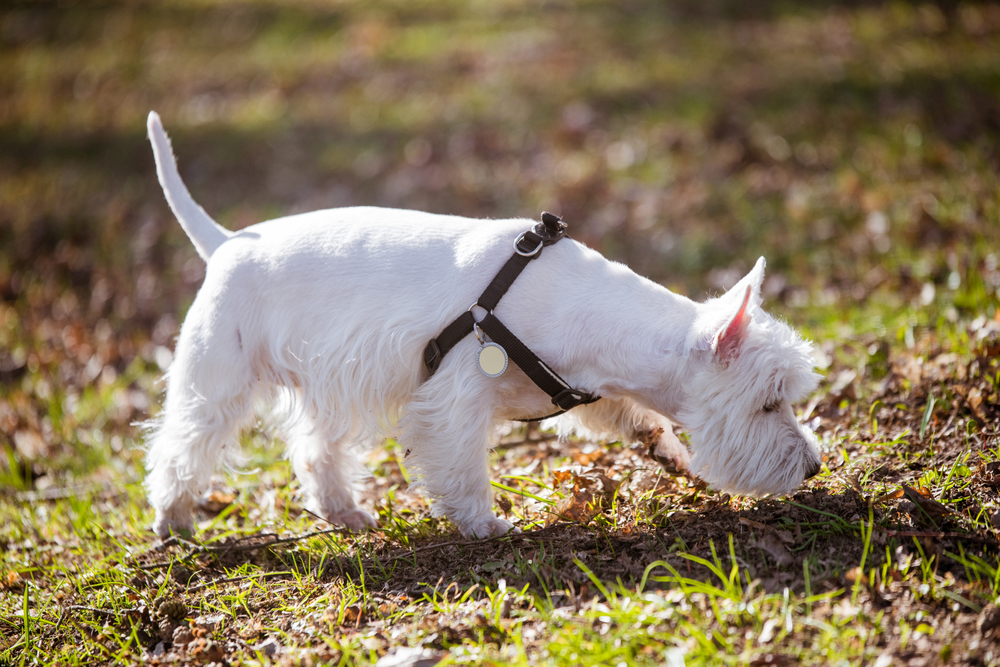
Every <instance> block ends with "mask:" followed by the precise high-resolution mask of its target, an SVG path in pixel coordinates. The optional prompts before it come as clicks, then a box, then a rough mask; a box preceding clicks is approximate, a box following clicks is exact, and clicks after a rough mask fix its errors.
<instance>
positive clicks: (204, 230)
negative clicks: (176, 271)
mask: <svg viewBox="0 0 1000 667" xmlns="http://www.w3.org/2000/svg"><path fill="white" fill-rule="evenodd" d="M146 130H147V132H148V133H149V143H151V144H152V145H153V159H155V160H156V176H157V178H159V179H160V187H162V188H163V194H164V195H166V197H167V203H168V204H170V210H172V211H173V212H174V215H175V216H177V220H178V222H180V223H181V227H183V228H184V232H185V233H186V234H187V235H188V238H190V239H191V242H192V243H194V247H195V250H197V251H198V254H199V255H201V258H202V259H204V260H205V261H206V262H207V261H208V258H209V257H211V256H212V253H214V252H215V251H216V249H217V248H218V247H219V246H220V245H222V244H223V243H225V242H226V240H227V239H229V237H231V236H232V232H230V231H229V230H228V229H226V228H225V227H223V226H221V225H220V224H219V223H217V222H216V221H215V220H212V218H210V217H209V216H208V214H207V213H205V209H203V208H202V207H201V206H199V205H198V203H197V202H195V200H194V199H193V198H192V197H191V193H190V192H188V189H187V186H185V185H184V181H182V180H181V175H180V174H179V173H178V172H177V160H176V158H174V152H173V150H171V148H170V139H169V138H167V133H166V132H164V131H163V124H162V123H161V122H160V116H159V115H158V114H157V113H156V112H155V111H150V112H149V118H148V119H147V120H146Z"/></svg>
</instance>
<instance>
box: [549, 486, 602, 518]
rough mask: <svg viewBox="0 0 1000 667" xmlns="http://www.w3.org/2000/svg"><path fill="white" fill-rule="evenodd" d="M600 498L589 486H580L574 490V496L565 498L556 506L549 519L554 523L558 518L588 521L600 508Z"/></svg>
mask: <svg viewBox="0 0 1000 667" xmlns="http://www.w3.org/2000/svg"><path fill="white" fill-rule="evenodd" d="M600 502H601V501H600V498H597V499H595V498H594V492H593V491H591V490H590V489H588V488H580V489H577V490H576V491H574V492H573V495H572V496H567V497H566V498H563V499H562V500H561V501H560V502H559V504H558V505H556V507H555V513H554V514H553V515H552V517H551V518H550V520H549V523H550V524H551V523H553V522H554V521H556V520H559V519H562V520H564V521H575V522H578V523H587V522H588V521H590V520H591V519H592V518H594V515H596V514H597V512H598V511H599V509H600Z"/></svg>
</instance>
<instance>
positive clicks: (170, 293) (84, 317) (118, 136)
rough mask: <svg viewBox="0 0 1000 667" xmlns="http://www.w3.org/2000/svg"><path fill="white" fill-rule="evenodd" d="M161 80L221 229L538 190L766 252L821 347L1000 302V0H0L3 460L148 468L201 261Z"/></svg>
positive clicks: (737, 262) (913, 339) (772, 277)
mask: <svg viewBox="0 0 1000 667" xmlns="http://www.w3.org/2000/svg"><path fill="white" fill-rule="evenodd" d="M151 109H155V110H157V111H158V112H159V113H160V114H161V116H162V118H163V121H164V124H165V126H166V128H167V131H168V132H169V133H170V135H171V137H172V139H173V142H174V149H175V152H176V154H177V156H178V159H179V161H180V170H181V173H182V175H183V177H184V179H185V180H186V182H187V184H188V186H189V188H190V189H191V191H192V193H193V195H194V197H195V199H196V200H197V201H198V202H199V203H201V204H202V205H203V206H204V207H205V209H206V210H207V211H208V212H209V213H210V214H211V215H212V216H213V217H215V218H216V219H217V220H219V221H220V222H221V223H222V224H224V225H225V226H227V227H230V228H233V229H237V228H241V227H244V226H247V225H250V224H253V223H256V222H259V221H261V220H265V219H268V218H273V217H277V216H281V215H285V214H290V213H296V212H301V211H306V210H311V209H316V208H324V207H339V206H353V205H376V206H391V207H403V208H415V209H421V210H426V211H433V212H439V213H450V214H457V215H465V216H475V217H493V218H498V217H511V216H524V217H529V218H535V217H537V215H538V213H539V212H540V211H542V210H549V211H553V212H555V213H558V214H560V215H562V216H563V217H564V218H565V219H566V220H567V221H568V222H569V224H570V226H571V233H572V234H573V236H574V237H576V238H577V239H580V240H582V241H584V242H585V243H587V244H589V245H591V246H592V247H594V248H597V249H598V250H600V251H602V252H604V253H605V254H606V255H607V256H609V257H611V258H613V259H616V260H619V261H622V262H625V263H626V264H628V265H629V266H631V267H632V268H633V269H634V270H636V271H637V272H639V273H641V274H644V275H647V276H649V277H650V278H652V279H654V280H657V281H659V282H662V283H663V284H665V285H667V286H668V287H670V288H671V289H673V290H675V291H678V292H681V293H684V294H687V295H688V296H690V297H692V298H696V299H701V298H704V297H705V296H707V295H711V294H714V293H718V292H719V291H721V290H723V289H725V288H726V287H729V286H731V285H732V284H733V283H734V282H735V281H736V280H737V279H738V278H739V277H740V276H741V275H742V274H743V273H744V272H745V271H747V270H748V269H749V268H750V267H752V266H753V263H754V261H755V260H756V258H757V257H758V256H761V255H764V256H765V257H766V258H767V261H768V279H767V281H766V284H765V294H766V296H765V300H766V306H767V307H768V308H769V309H770V310H771V311H772V312H775V313H777V314H779V315H780V316H782V317H784V318H786V319H787V320H789V321H790V322H791V323H792V324H793V325H794V326H796V327H799V328H801V329H803V330H804V331H805V332H806V334H807V335H809V336H810V337H812V338H813V339H814V340H816V341H817V342H818V343H819V344H820V350H821V352H820V360H821V367H826V366H829V365H830V364H836V363H837V360H838V358H839V357H840V356H841V355H843V354H851V351H852V350H869V349H884V347H885V346H887V345H900V346H909V347H912V346H913V345H919V343H920V341H921V340H922V339H923V338H927V337H937V338H949V337H952V338H961V337H962V336H963V335H966V333H965V332H966V331H967V325H968V324H969V323H970V322H982V321H984V320H992V319H994V318H995V317H997V303H998V297H997V288H998V285H1000V270H998V261H1000V210H998V206H1000V199H998V194H997V192H998V188H997V185H998V184H997V170H998V167H1000V5H998V4H993V3H964V2H961V3H959V2H951V1H941V2H937V3H928V4H922V3H909V2H874V1H871V2H863V1H858V2H820V1H818V0H816V1H812V0H807V1H803V2H791V1H787V2H784V1H782V2H778V1H770V0H763V1H756V2H752V3H748V2H739V1H736V0H661V1H652V0H649V1H644V0H624V1H623V0H606V1H602V0H581V1H579V2H570V1H552V2H543V1H527V0H525V1H518V0H507V1H503V0H489V1H486V0H483V1H471V2H458V1H451V0H438V1H419V0H408V1H398V2H368V1H356V2H355V1H350V0H329V1H321V0H315V1H302V2H293V1H279V0H273V1H263V0H262V1H254V0H242V1H233V2H227V1H219V2H210V1H208V0H180V1H178V0H172V1H170V2H166V1H163V2H157V1H154V0H148V1H119V2H116V1H113V0H111V1H104V2H72V1H65V2H47V1H13V2H12V1H10V0H8V1H7V2H4V3H3V4H2V6H0V453H3V454H4V455H5V456H4V457H0V458H4V459H5V461H4V462H0V470H2V471H3V483H4V484H5V485H13V486H26V485H28V484H30V483H31V482H32V480H36V481H37V480H40V481H41V482H44V480H45V479H48V480H50V481H49V482H47V483H52V481H51V480H53V479H55V478H56V475H55V474H54V473H53V471H56V470H58V471H74V470H76V471H80V470H88V471H90V472H94V473H95V474H97V475H98V476H100V474H106V475H109V476H111V475H116V474H123V473H124V474H128V475H130V476H134V474H135V473H134V472H133V471H134V467H135V466H136V465H138V459H139V457H140V455H139V453H138V452H137V451H136V449H135V448H134V442H135V441H136V440H137V439H138V432H137V429H136V427H135V426H134V425H133V423H134V422H136V421H137V420H141V419H145V418H146V417H147V416H148V415H149V414H150V411H155V410H156V405H157V402H158V401H159V400H160V392H161V390H162V387H161V386H160V385H159V384H158V383H157V380H156V378H157V376H158V374H159V372H160V369H161V368H165V367H166V366H167V365H168V364H169V362H170V359H171V350H172V348H173V339H174V337H175V336H176V334H177V332H178V326H179V322H180V321H182V319H183V314H184V312H185V309H186V308H187V307H188V305H189V304H190V303H191V300H192V299H193V297H194V294H195V293H196V291H197V289H198V286H199V285H200V281H201V279H202V277H203V273H204V265H203V263H202V262H201V260H200V259H199V258H198V257H197V255H196V254H195V251H194V249H193V247H192V246H191V244H190V243H189V241H188V240H187V239H186V238H185V237H184V235H183V232H182V231H181V229H180V226H179V225H178V224H177V223H176V221H175V220H174V218H173V216H172V214H171V213H170V211H169V209H168V208H167V206H166V203H165V201H164V199H163V196H162V194H161V191H160V188H159V186H158V184H157V182H156V176H155V172H154V167H153V160H152V155H151V152H150V149H149V147H148V144H147V141H146V138H145V119H146V115H147V113H148V112H149V111H150V110H151ZM872 346H874V348H873V347H872ZM95 471H96V472H95ZM100 471H104V472H103V473H102V472H100ZM60 474H63V473H60Z"/></svg>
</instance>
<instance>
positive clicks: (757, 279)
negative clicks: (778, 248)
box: [685, 257, 765, 362]
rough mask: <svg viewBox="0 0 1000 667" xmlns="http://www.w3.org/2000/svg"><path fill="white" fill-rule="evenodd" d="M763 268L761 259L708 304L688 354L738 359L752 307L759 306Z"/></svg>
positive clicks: (697, 323) (689, 339)
mask: <svg viewBox="0 0 1000 667" xmlns="http://www.w3.org/2000/svg"><path fill="white" fill-rule="evenodd" d="M764 265H765V262H764V258H763V257H761V258H760V259H758V260H757V263H756V264H755V265H754V267H753V269H751V270H750V273H748V274H747V275H745V276H744V277H743V278H742V279H741V280H740V281H739V282H738V283H736V284H735V285H733V287H732V289H730V290H729V291H728V292H726V293H725V294H723V295H722V296H719V297H717V298H715V299H710V300H709V301H706V302H705V305H706V306H707V308H706V309H705V310H704V311H702V313H701V314H700V315H699V316H698V318H697V321H696V324H695V326H694V327H693V328H692V337H690V338H688V340H687V343H686V347H685V349H686V351H687V352H690V351H692V350H710V351H711V352H712V353H713V354H714V355H716V357H717V358H718V359H720V360H722V361H724V362H728V361H731V360H732V359H734V358H735V357H736V355H737V354H738V353H739V351H740V348H741V347H742V345H743V341H744V340H745V339H746V333H747V329H748V327H749V326H750V320H751V318H752V311H753V308H754V307H756V306H760V302H761V298H760V286H761V283H763V282H764Z"/></svg>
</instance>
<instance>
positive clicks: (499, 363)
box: [476, 343, 507, 378]
mask: <svg viewBox="0 0 1000 667" xmlns="http://www.w3.org/2000/svg"><path fill="white" fill-rule="evenodd" d="M476 361H477V363H478V364H479V370H480V371H481V372H482V374H483V375H485V376H486V377H491V378H495V377H500V376H501V375H503V374H504V371H506V370H507V350H505V349H503V348H502V347H500V346H499V345H497V344H496V343H483V345H482V347H480V348H479V354H477V355H476Z"/></svg>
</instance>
